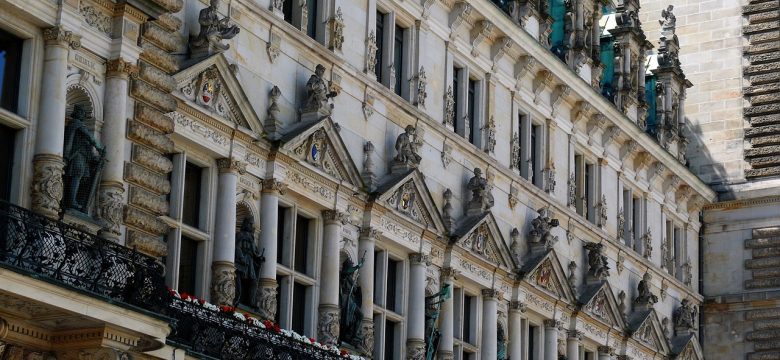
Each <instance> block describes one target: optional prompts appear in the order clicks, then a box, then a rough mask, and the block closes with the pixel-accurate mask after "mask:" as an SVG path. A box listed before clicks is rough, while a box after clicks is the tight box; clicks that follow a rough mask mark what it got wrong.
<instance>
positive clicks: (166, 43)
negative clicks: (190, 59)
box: [141, 22, 750, 52]
mask: <svg viewBox="0 0 780 360" xmlns="http://www.w3.org/2000/svg"><path fill="white" fill-rule="evenodd" d="M748 26H750V25H748ZM141 36H142V37H143V38H144V39H147V40H149V41H150V42H152V43H154V44H155V45H157V46H158V47H159V48H160V49H163V50H165V51H167V52H173V51H175V50H176V49H178V48H179V47H180V46H181V45H180V44H179V39H178V37H179V34H177V33H170V32H168V31H167V30H166V29H164V28H162V27H161V26H159V25H157V24H155V23H154V22H147V23H145V24H144V30H143V33H142V35H141Z"/></svg>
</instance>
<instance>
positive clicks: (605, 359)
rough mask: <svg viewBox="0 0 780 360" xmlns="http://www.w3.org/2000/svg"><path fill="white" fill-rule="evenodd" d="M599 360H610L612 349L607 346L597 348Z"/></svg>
mask: <svg viewBox="0 0 780 360" xmlns="http://www.w3.org/2000/svg"><path fill="white" fill-rule="evenodd" d="M598 351H599V360H611V359H612V348H611V347H609V346H599V349H598Z"/></svg>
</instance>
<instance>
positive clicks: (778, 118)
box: [750, 84, 780, 126]
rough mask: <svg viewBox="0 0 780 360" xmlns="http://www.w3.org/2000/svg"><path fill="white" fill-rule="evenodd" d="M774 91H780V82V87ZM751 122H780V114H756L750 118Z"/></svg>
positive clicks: (757, 124) (764, 123)
mask: <svg viewBox="0 0 780 360" xmlns="http://www.w3.org/2000/svg"><path fill="white" fill-rule="evenodd" d="M774 91H780V84H778V89H777V90H774ZM750 124H751V125H753V126H761V125H771V124H780V114H769V115H761V116H754V117H751V118H750Z"/></svg>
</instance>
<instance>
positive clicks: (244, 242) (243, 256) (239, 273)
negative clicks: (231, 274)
mask: <svg viewBox="0 0 780 360" xmlns="http://www.w3.org/2000/svg"><path fill="white" fill-rule="evenodd" d="M254 233H255V220H254V218H252V216H247V217H245V218H244V220H243V221H242V222H241V228H240V229H239V231H238V233H236V238H235V239H236V254H235V266H236V287H235V288H236V290H235V291H236V293H235V299H234V302H233V305H237V304H238V303H242V302H243V301H244V300H245V299H243V298H242V297H244V291H246V293H247V294H248V298H247V299H246V300H247V302H246V303H244V304H246V305H249V306H250V307H252V308H255V307H257V280H258V278H259V273H260V266H262V263H263V262H264V261H265V258H264V257H263V255H262V253H261V252H260V249H259V248H258V247H257V243H256V242H255V236H254Z"/></svg>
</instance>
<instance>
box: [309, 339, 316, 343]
mask: <svg viewBox="0 0 780 360" xmlns="http://www.w3.org/2000/svg"><path fill="white" fill-rule="evenodd" d="M309 341H311V343H312V344H316V343H317V341H316V340H314V338H309Z"/></svg>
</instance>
